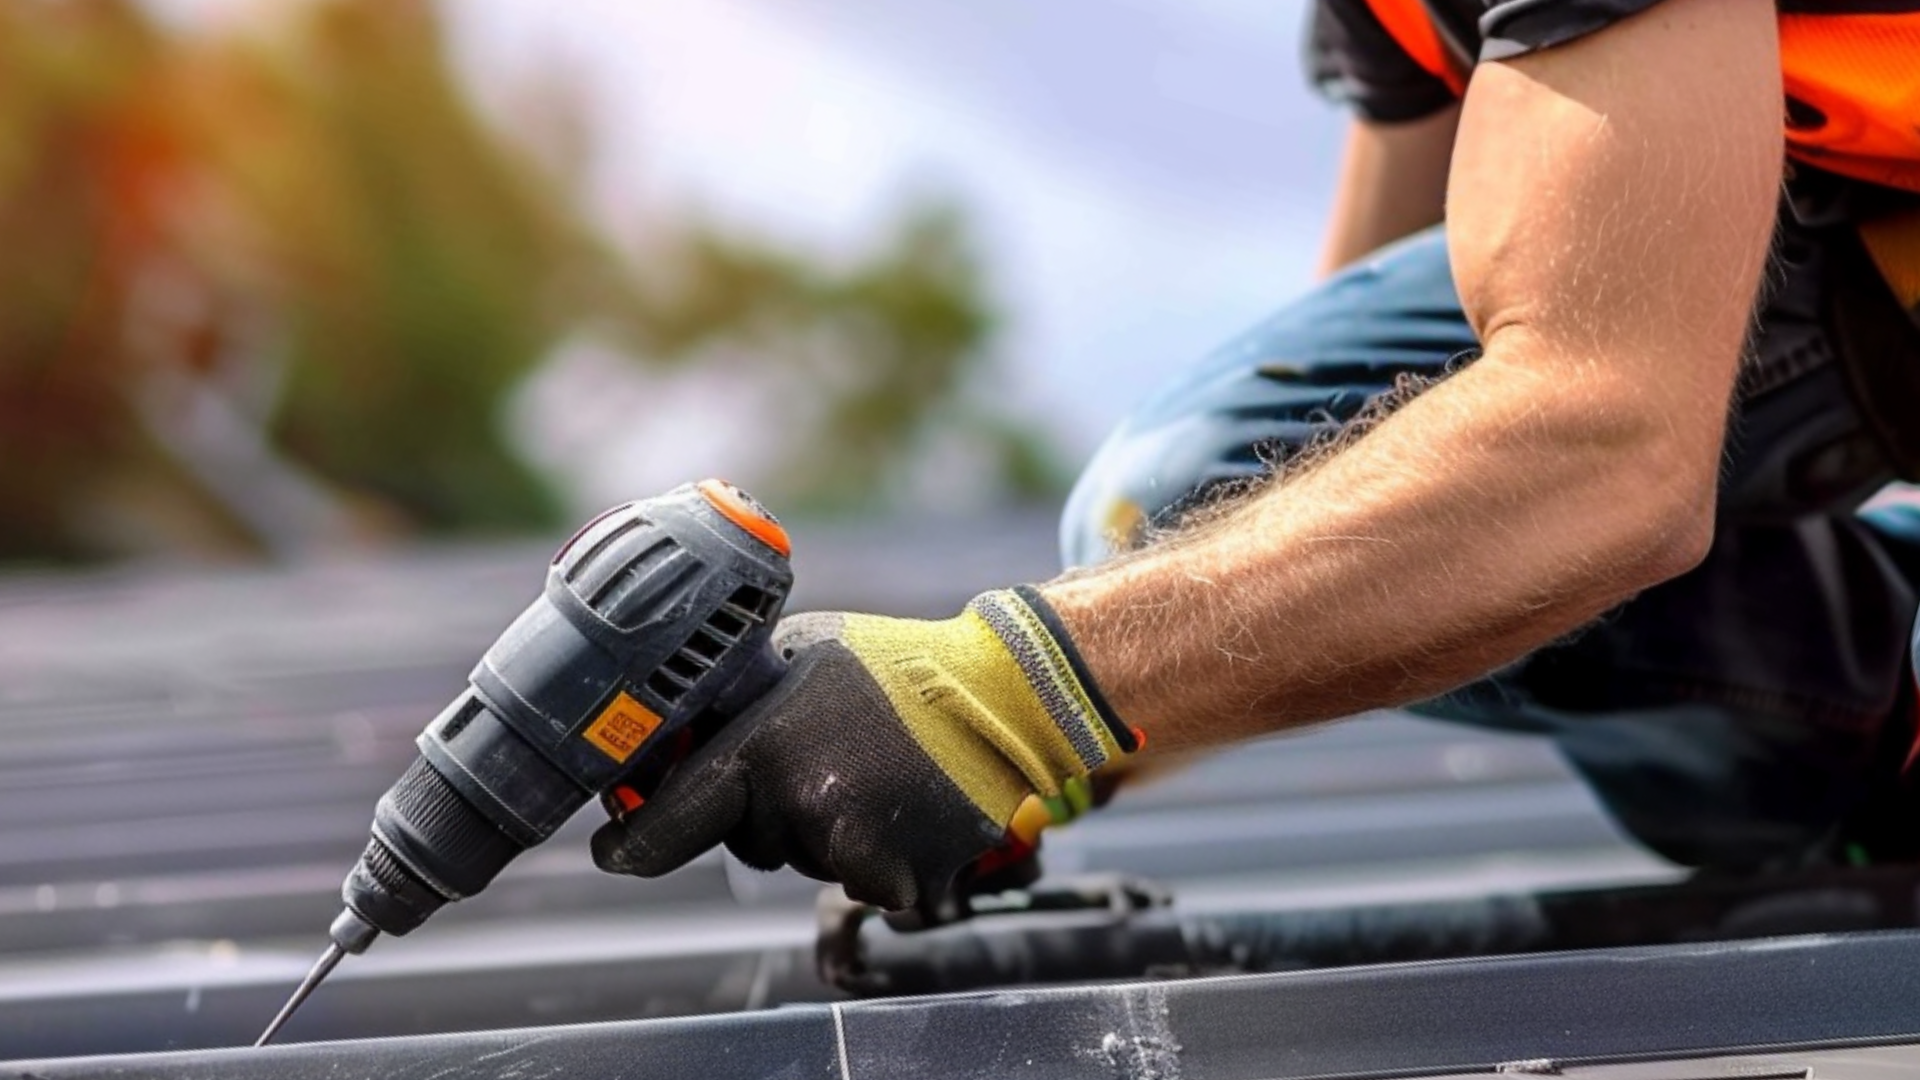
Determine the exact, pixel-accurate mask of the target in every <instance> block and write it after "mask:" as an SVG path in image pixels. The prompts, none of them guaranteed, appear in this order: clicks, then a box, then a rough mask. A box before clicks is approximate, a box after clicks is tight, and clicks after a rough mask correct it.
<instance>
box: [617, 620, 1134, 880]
mask: <svg viewBox="0 0 1920 1080" xmlns="http://www.w3.org/2000/svg"><path fill="white" fill-rule="evenodd" d="M774 640H775V645H776V647H778V648H780V649H781V650H782V651H783V652H784V653H785V654H786V655H787V657H788V661H789V664H790V667H789V670H788V673H787V675H786V677H785V678H784V679H782V680H781V681H780V683H779V684H778V685H777V686H776V687H775V688H774V689H773V690H772V691H771V692H770V693H769V694H768V695H767V696H766V697H765V698H764V699H762V700H761V701H760V702H759V703H758V704H756V705H755V706H754V707H753V708H752V709H750V710H749V711H748V712H747V713H746V714H745V715H743V716H741V717H740V718H739V719H737V720H736V721H734V722H733V723H732V724H730V725H728V726H727V727H726V728H725V729H724V730H722V731H721V732H720V733H718V734H717V735H715V736H714V738H713V740H712V741H711V742H709V743H708V744H707V745H706V746H705V747H703V748H702V749H701V750H700V751H699V752H698V753H696V754H695V755H694V756H693V757H692V758H690V759H689V760H688V761H687V762H686V763H685V764H683V765H682V766H681V767H680V768H679V769H677V770H676V771H675V772H674V773H673V775H672V776H670V777H668V779H667V780H666V782H665V783H664V784H663V785H662V786H661V788H660V789H659V790H658V791H656V792H654V794H653V796H652V797H651V798H650V799H648V800H647V803H646V805H644V806H642V807H640V808H639V809H637V810H636V811H635V812H633V813H632V814H631V815H629V816H627V817H626V818H625V819H623V820H620V821H615V822H612V823H610V824H608V825H607V826H605V827H604V828H602V829H601V830H600V831H599V833H597V834H596V835H595V836H594V838H593V853H594V861H595V862H596V863H598V864H599V866H600V868H601V869H603V870H608V871H612V872H615V873H626V874H636V875H638V876H641V877H656V876H659V875H661V874H665V873H667V872H668V871H671V870H674V869H676V868H678V867H679V866H681V865H682V864H684V863H686V862H687V861H688V860H690V859H692V858H694V857H695V856H697V855H699V854H701V853H702V852H704V851H706V850H707V849H708V848H711V847H713V846H714V845H716V844H719V843H722V842H724V843H725V844H726V845H727V847H728V848H729V849H730V850H731V851H732V852H733V853H734V854H735V855H736V856H737V857H739V858H740V860H741V861H742V862H745V863H746V864H748V865H749V866H755V867H759V868H761V869H767V870H771V869H776V868H778V867H780V866H782V865H791V866H793V867H794V868H795V869H796V870H798V871H800V872H801V873H803V874H806V875H808V876H809V877H814V878H819V879H820V880H823V881H838V882H840V883H842V884H843V885H844V886H845V887H846V890H847V895H849V896H851V897H852V898H853V899H855V900H859V901H863V902H865V903H870V904H875V905H878V906H880V907H884V908H890V909H895V910H898V909H903V908H909V907H914V906H916V905H919V904H922V903H924V902H929V901H932V900H934V899H936V898H938V897H939V896H941V895H943V894H944V893H945V891H946V890H947V889H948V887H949V886H950V885H951V884H952V882H953V880H954V877H955V875H956V874H957V873H958V872H959V871H961V870H962V869H963V868H965V867H968V866H969V865H971V864H972V863H973V862H974V861H975V860H976V859H978V858H979V857H980V856H981V855H983V854H986V853H987V852H989V851H990V850H993V849H995V848H997V847H999V846H1001V844H1002V843H1003V841H1005V840H1006V838H1007V835H1008V827H1009V825H1011V824H1012V823H1013V821H1014V818H1015V815H1016V813H1017V812H1018V811H1019V810H1020V808H1021V804H1022V803H1023V802H1026V801H1027V800H1028V799H1029V797H1033V796H1037V797H1038V799H1039V801H1040V803H1041V804H1042V806H1044V807H1045V808H1046V810H1047V816H1048V817H1050V818H1051V819H1053V820H1058V821H1064V820H1067V819H1068V818H1071V817H1073V816H1074V815H1075V814H1076V813H1078V812H1079V811H1080V810H1083V809H1084V806H1079V805H1075V804H1076V803H1082V802H1084V801H1085V799H1084V792H1085V790H1086V786H1085V784H1084V783H1083V782H1078V781H1079V778H1083V777H1085V776H1086V775H1087V774H1088V773H1090V772H1092V771H1093V770H1094V769H1096V768H1098V767H1100V766H1101V765H1103V764H1105V763H1106V762H1108V761H1110V760H1114V759H1116V758H1118V757H1120V756H1121V755H1123V754H1126V753H1129V752H1131V751H1133V750H1134V749H1135V748H1136V747H1137V746H1138V744H1139V736H1138V733H1136V732H1135V731H1133V730H1132V729H1130V728H1128V727H1126V726H1125V725H1123V724H1122V723H1120V721H1119V720H1118V719H1117V718H1116V717H1115V716H1114V714H1113V711H1112V710H1111V709H1110V708H1108V707H1107V705H1106V702H1105V701H1104V700H1103V699H1102V698H1101V696H1100V691H1099V690H1098V688H1097V687H1095V686H1094V683H1093V679H1092V677H1091V676H1090V675H1089V674H1088V673H1087V670H1086V667H1085V665H1084V664H1083V663H1082V662H1081V661H1080V658H1079V654H1078V653H1077V652H1075V650H1074V648H1073V644H1072V642H1071V641H1070V640H1069V639H1068V637H1067V634H1066V631H1065V630H1064V628H1063V627H1062V626H1061V625H1060V621H1059V619H1058V617H1057V616H1055V615H1054V613H1053V611H1052V609H1051V608H1050V607H1048V605H1047V603H1046V601H1045V600H1044V599H1042V598H1041V596H1040V595H1039V593H1038V592H1036V591H1034V590H1033V589H1031V588H1026V587H1020V588H1016V589H1009V590H1002V591H998V592H990V593H986V594H984V595H982V596H979V597H976V598H975V599H974V600H973V602H972V603H970V604H968V605H967V608H966V610H965V611H963V612H961V613H960V614H959V615H958V616H955V617H954V618H951V619H946V620H942V621H938V622H928V621H922V620H917V619H890V618H883V617H880V616H877V615H855V614H844V613H839V612H830V613H820V614H809V615H798V616H794V617H792V618H789V619H787V620H785V621H784V622H782V624H781V626H780V629H779V631H778V633H777V634H776V635H775V639H774ZM1033 816H1034V811H1033V808H1032V807H1031V806H1030V807H1029V809H1028V811H1027V813H1026V814H1025V815H1022V817H1023V819H1030V818H1032V817H1033Z"/></svg>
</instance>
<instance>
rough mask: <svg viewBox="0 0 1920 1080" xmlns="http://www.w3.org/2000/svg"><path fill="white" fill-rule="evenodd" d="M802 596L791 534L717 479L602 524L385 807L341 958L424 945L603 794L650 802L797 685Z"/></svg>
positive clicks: (474, 681) (560, 558) (575, 550)
mask: <svg viewBox="0 0 1920 1080" xmlns="http://www.w3.org/2000/svg"><path fill="white" fill-rule="evenodd" d="M792 584H793V573H792V570H791V568H790V566H789V564H788V546H787V539H786V534H785V533H784V532H783V531H782V530H781V529H780V526H779V524H778V523H777V522H775V521H774V520H773V518H772V517H771V516H770V515H768V514H767V513H766V511H764V510H763V509H761V508H760V507H759V504H757V503H756V502H754V501H753V500H752V499H751V498H750V497H748V496H747V495H746V494H745V493H743V492H741V491H739V490H738V489H736V488H733V487H731V486H730V485H726V484H722V483H719V482H717V481H711V480H710V481H706V482H703V483H701V484H698V485H686V486H683V487H680V488H676V489H675V490H673V491H671V492H669V493H667V494H666V495H662V496H659V497H657V498H653V499H647V500H642V501H639V502H634V503H629V504H626V505H624V506H620V507H616V508H614V509H613V510H609V511H607V512H606V513H604V514H602V515H600V516H599V517H597V518H595V519H594V520H593V521H591V522H589V523H588V524H587V525H586V526H585V527H584V528H582V529H581V530H580V532H579V533H577V534H576V535H575V536H574V537H573V539H571V540H569V541H568V542H567V543H566V545H564V546H563V547H562V548H561V549H560V551H559V553H558V554H557V555H555V557H554V559H553V563H552V565H551V566H549V568H548V572H547V581H546V588H545V589H544V591H543V593H542V595H541V596H540V597H539V598H538V599H536V600H535V601H534V602H533V603H532V604H531V605H529V606H528V608H527V609H526V610H525V611H524V612H522V613H521V615H520V616H519V618H517V619H515V620H514V622H513V623H512V625H510V626H509V627H508V628H507V630H506V632H505V633H504V634H502V635H501V637H500V639H499V640H498V641H496V642H495V643H494V645H493V646H492V647H491V648H490V649H488V650H487V653H486V655H485V656H484V657H482V658H481V660H480V663H479V664H478V665H477V666H476V667H475V668H474V670H473V673H472V674H471V675H470V676H469V678H468V686H467V688H466V690H465V691H463V692H462V693H461V694H460V695H459V696H458V697H456V698H455V699H454V700H453V702H452V703H451V704H450V705H448V706H447V708H446V709H445V710H443V711H442V712H441V714H440V715H439V716H438V717H437V718H436V719H435V720H434V721H433V722H432V723H431V724H429V725H428V727H427V729H426V730H425V731H424V732H422V734H421V735H420V738H419V740H418V745H419V747H420V756H419V757H417V758H415V759H414V761H413V762H412V764H411V765H409V766H408V767H407V770H406V772H405V773H403V774H402V775H401V777H400V779H399V781H398V782H396V783H395V784H394V785H393V787H392V788H391V789H389V790H388V791H387V793H386V794H385V795H384V796H382V797H381V799H380V802H379V804H378V806H376V808H375V810H374V818H373V829H372V833H373V836H372V839H371V840H370V841H369V842H368V844H367V848H366V851H365V852H364V853H363V854H362V855H361V857H360V861H359V863H358V864H356V865H355V866H354V868H353V870H352V872H351V873H349V874H348V875H347V879H346V882H345V884H344V885H343V886H342V888H341V894H342V898H343V899H344V900H345V901H346V908H347V910H346V911H345V912H344V913H343V914H342V915H341V917H340V918H339V919H337V920H335V922H334V924H333V927H332V929H331V931H330V936H331V937H332V939H333V943H334V945H335V946H336V947H338V948H339V949H340V950H341V951H342V952H347V953H359V952H363V951H365V949H366V948H367V946H368V945H369V944H370V943H371V942H372V941H373V939H374V938H375V937H376V936H377V935H378V934H379V933H388V934H395V935H398V934H405V933H408V932H410V931H412V930H413V929H415V928H416V927H418V926H420V925H421V924H422V923H424V922H425V921H426V920H427V918H428V917H429V916H431V915H432V914H433V913H434V912H435V911H437V910H439V909H440V908H441V907H442V906H443V905H445V904H447V903H448V902H450V901H454V900H460V899H464V898H466V897H469V896H472V895H474V894H475V893H478V892H480V891H481V890H482V889H485V888H486V887H487V885H488V884H489V883H490V882H492V881H493V879H494V877H495V876H496V875H498V874H499V873H500V871H501V870H503V869H505V868H506V866H507V864H508V863H510V862H512V861H513V859H514V858H515V856H517V855H519V854H520V853H521V852H523V851H525V850H526V849H528V848H530V847H532V846H534V845H535V844H538V843H540V842H541V841H543V840H545V839H547V838H548V837H549V836H551V835H552V834H553V832H554V830H556V829H558V828H559V827H560V825H561V824H562V823H564V822H565V821H566V820H567V819H568V818H570V817H572V816H573V814H574V812H575V811H577V810H579V809H580V807H581V806H583V805H585V804H586V803H587V802H588V801H589V800H592V799H594V798H596V797H597V796H605V795H607V793H609V792H617V793H618V797H619V800H620V801H622V802H627V803H629V804H631V802H632V800H634V799H643V798H644V797H645V795H646V794H647V793H648V792H650V791H651V789H652V787H654V786H655V785H657V784H658V782H659V781H660V779H662V778H663V777H664V776H665V775H666V773H667V771H669V770H670V769H671V768H672V766H673V765H674V763H675V762H676V761H677V760H678V759H679V758H680V757H682V756H684V754H685V753H686V752H687V750H688V748H689V747H690V746H692V745H694V744H695V743H697V742H698V740H699V739H700V738H702V737H704V736H705V735H708V734H710V733H711V732H712V730H714V729H715V728H716V727H717V726H718V725H720V724H724V723H726V722H727V721H728V720H729V719H731V718H732V717H733V716H735V715H737V714H738V713H739V712H741V711H743V710H744V709H745V708H747V707H748V706H750V705H751V704H752V703H753V702H754V701H756V700H757V699H758V698H759V697H760V696H761V694H763V693H764V692H765V691H766V689H767V688H768V687H770V686H771V685H772V684H773V683H774V682H776V681H777V680H778V679H779V678H780V676H781V675H782V674H783V673H784V670H785V664H784V661H782V660H781V659H780V657H778V656H777V655H776V654H775V652H774V650H773V647H772V630H773V625H774V623H775V621H776V620H777V619H778V617H779V614H780V611H781V609H782V607H783V606H784V604H785V602H786V597H787V593H788V590H789V589H790V588H791V587H792Z"/></svg>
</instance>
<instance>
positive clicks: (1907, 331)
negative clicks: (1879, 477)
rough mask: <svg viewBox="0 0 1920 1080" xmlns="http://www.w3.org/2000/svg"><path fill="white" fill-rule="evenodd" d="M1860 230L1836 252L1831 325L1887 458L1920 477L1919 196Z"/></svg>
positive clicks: (1903, 473) (1904, 474) (1910, 476)
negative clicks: (1855, 244) (1852, 244)
mask: <svg viewBox="0 0 1920 1080" xmlns="http://www.w3.org/2000/svg"><path fill="white" fill-rule="evenodd" d="M1859 235H1860V246H1859V249H1858V250H1857V251H1854V252H1844V253H1838V254H1839V256H1840V257H1839V258H1837V259H1836V263H1837V265H1836V270H1838V272H1839V277H1838V279H1837V280H1836V281H1835V282H1834V287H1833V289H1832V290H1831V298H1832V299H1831V305H1830V309H1829V312H1828V315H1829V329H1830V331H1831V333H1832V335H1833V338H1834V341H1835V344H1836V346H1837V347H1838V350H1839V353H1840V356H1841V358H1842V360H1843V362H1844V364H1845V366H1846V369H1847V376H1848V378H1849V380H1850V381H1851V382H1852V384H1853V390H1854V397H1855V400H1856V402H1857V403H1858V405H1859V408H1860V412H1861V415H1862V417H1863V418H1864V419H1865V421H1866V423H1867V426H1868V427H1869V428H1871V429H1872V431H1873V434H1874V436H1875V438H1876V439H1877V441H1878V442H1879V444H1880V446H1881V449H1882V450H1884V451H1885V452H1886V454H1887V457H1888V460H1889V463H1890V464H1891V465H1892V467H1893V469H1894V471H1895V473H1896V474H1898V475H1899V477H1900V478H1901V479H1902V480H1907V481H1920V200H1914V201H1911V202H1908V203H1905V204H1903V205H1900V206H1898V207H1896V208H1892V209H1890V210H1887V211H1885V212H1882V213H1878V214H1875V215H1873V216H1871V217H1868V218H1866V219H1864V220H1863V221H1862V222H1861V224H1860V226H1859Z"/></svg>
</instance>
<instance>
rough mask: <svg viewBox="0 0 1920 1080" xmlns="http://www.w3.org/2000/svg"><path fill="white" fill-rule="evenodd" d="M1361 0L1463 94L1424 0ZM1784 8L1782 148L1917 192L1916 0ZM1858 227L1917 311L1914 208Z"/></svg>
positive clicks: (1919, 251) (1459, 74) (1919, 214)
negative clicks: (1849, 9) (1829, 6)
mask: <svg viewBox="0 0 1920 1080" xmlns="http://www.w3.org/2000/svg"><path fill="white" fill-rule="evenodd" d="M1367 6H1368V7H1369V8H1370V9H1371V10H1372V11H1373V15H1374V17H1375V18H1376V19H1378V20H1379V21H1380V24H1381V25H1382V26H1384V27H1385V28H1386V30H1387V33H1389V34H1391V35H1392V36H1393V40H1394V41H1395V42H1396V43H1398V44H1399V46H1400V48H1401V49H1402V50H1404V51H1405V52H1406V54H1407V55H1408V56H1409V57H1411V58H1412V59H1413V61H1414V62H1415V63H1417V64H1419V65H1420V66H1421V67H1422V68H1425V69H1426V70H1427V71H1429V72H1431V73H1432V74H1433V75H1434V76H1436V77H1438V78H1439V79H1440V80H1441V81H1443V82H1445V83H1446V84H1447V86H1448V87H1449V88H1451V89H1452V90H1453V92H1454V94H1455V95H1456V96H1457V95H1460V94H1464V93H1465V92H1466V88H1467V79H1468V78H1469V77H1470V75H1471V70H1470V63H1469V62H1468V61H1466V60H1464V59H1463V58H1462V57H1459V56H1458V55H1456V54H1455V53H1454V52H1453V51H1452V50H1450V49H1448V48H1447V45H1446V43H1445V41H1444V40H1443V39H1442V37H1441V36H1440V32H1439V30H1438V28H1437V27H1436V26H1435V25H1434V22H1433V17H1432V15H1431V14H1430V13H1429V12H1428V11H1427V9H1426V6H1425V5H1424V4H1423V3H1422V2H1421V0H1367ZM1782 7H1783V8H1785V9H1787V10H1783V11H1782V12H1781V13H1780V72H1781V76H1782V78H1783V81H1784V83H1785V88H1786V95H1787V115H1786V142H1787V155H1788V156H1789V157H1791V158H1793V159H1795V160H1797V161H1802V162H1805V163H1806V164H1808V165H1813V166H1815V167H1818V168H1821V169H1824V170H1826V171H1828V172H1831V173H1838V174H1840V175H1841V176H1847V177H1852V178H1853V179H1856V180H1865V181H1867V182H1869V183H1873V184H1879V185H1882V186H1885V187H1891V188H1900V189H1904V190H1907V191H1912V192H1917V193H1920V0H1912V2H1909V3H1899V2H1889V0H1878V2H1875V3H1858V2H1856V3H1851V4H1849V3H1846V2H1845V0H1842V2H1840V3H1836V4H1833V5H1832V7H1833V8H1835V9H1840V8H1853V9H1855V10H1851V11H1842V10H1831V11H1829V10H1821V9H1820V6H1819V5H1816V4H1814V3H1812V2H1809V0H1789V2H1788V3H1785V4H1783V5H1782ZM1862 9H1866V10H1862ZM1903 9H1904V10H1903ZM1860 233H1861V236H1862V237H1863V238H1864V239H1865V241H1866V244H1867V248H1868V250H1869V251H1870V252H1871V253H1872V255H1873V259H1874V262H1875V263H1876V264H1877V265H1878V266H1879V268H1880V271H1881V273H1882V274H1884V275H1885V276H1886V279H1887V283H1888V284H1889V285H1891V286H1892V287H1893V291H1894V294H1895V295H1896V296H1898V297H1899V298H1900V301H1901V303H1902V304H1903V305H1905V306H1906V308H1907V309H1908V310H1909V311H1911V312H1913V313H1914V314H1915V317H1916V318H1920V210H1910V211H1907V212H1904V213H1898V214H1894V215H1892V216H1889V217H1883V218H1878V219H1875V220H1873V221H1869V222H1865V223H1863V224H1862V225H1861V229H1860Z"/></svg>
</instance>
